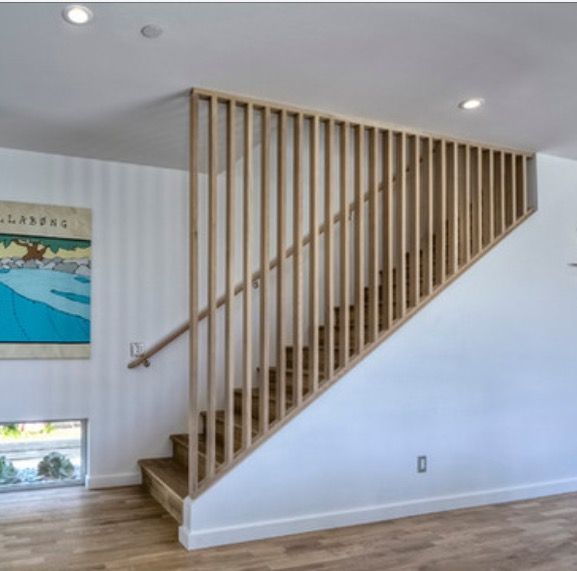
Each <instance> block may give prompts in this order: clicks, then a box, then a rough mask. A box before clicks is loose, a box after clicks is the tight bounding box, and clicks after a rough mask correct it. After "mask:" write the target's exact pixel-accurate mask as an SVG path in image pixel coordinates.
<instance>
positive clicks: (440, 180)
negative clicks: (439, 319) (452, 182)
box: [435, 140, 447, 287]
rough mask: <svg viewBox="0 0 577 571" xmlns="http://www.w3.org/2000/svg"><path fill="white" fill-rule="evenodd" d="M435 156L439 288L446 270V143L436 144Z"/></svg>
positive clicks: (436, 266) (436, 254)
mask: <svg viewBox="0 0 577 571" xmlns="http://www.w3.org/2000/svg"><path fill="white" fill-rule="evenodd" d="M436 154H437V156H436V166H437V172H436V177H435V179H436V189H435V190H436V192H435V194H436V198H435V202H436V205H437V208H436V215H435V219H436V220H435V222H436V223H435V245H436V248H435V269H436V274H437V275H436V276H435V285H436V286H437V287H439V286H440V285H442V284H443V283H444V282H445V272H446V269H447V263H446V253H447V247H446V244H447V234H446V219H447V160H446V155H447V150H446V143H445V141H444V140H441V141H439V142H438V143H437V153H436Z"/></svg>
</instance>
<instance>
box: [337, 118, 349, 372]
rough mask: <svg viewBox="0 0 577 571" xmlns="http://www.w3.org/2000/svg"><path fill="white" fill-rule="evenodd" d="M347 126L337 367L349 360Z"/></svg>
mask: <svg viewBox="0 0 577 571" xmlns="http://www.w3.org/2000/svg"><path fill="white" fill-rule="evenodd" d="M348 158H349V125H348V123H343V124H342V125H341V139H340V157H339V159H340V160H339V178H340V181H339V182H340V210H341V217H340V224H339V226H340V228H339V230H340V274H341V279H340V282H341V283H340V307H339V366H340V367H341V368H342V367H344V366H346V364H347V361H348V360H349V342H350V339H349V333H350V328H349V295H350V293H349V292H350V290H349V287H350V284H349V211H350V210H349V197H348V177H349V161H348Z"/></svg>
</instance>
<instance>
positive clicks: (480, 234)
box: [476, 147, 485, 253]
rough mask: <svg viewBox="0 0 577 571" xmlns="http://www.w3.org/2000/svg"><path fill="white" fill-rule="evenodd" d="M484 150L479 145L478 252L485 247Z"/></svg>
mask: <svg viewBox="0 0 577 571" xmlns="http://www.w3.org/2000/svg"><path fill="white" fill-rule="evenodd" d="M483 209H484V207H483V150H482V149H481V147H477V221H476V223H477V253H479V252H480V251H481V250H482V249H483V220H484V218H485V217H484V212H483Z"/></svg>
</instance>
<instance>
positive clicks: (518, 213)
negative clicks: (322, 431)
mask: <svg viewBox="0 0 577 571" xmlns="http://www.w3.org/2000/svg"><path fill="white" fill-rule="evenodd" d="M190 152H191V163H190V165H191V166H190V169H191V172H190V228H191V236H190V288H191V292H190V311H191V315H194V316H197V318H195V319H193V320H192V321H191V323H189V324H184V325H183V326H182V327H181V328H179V330H178V331H179V332H180V333H178V331H177V332H175V333H174V334H173V337H172V338H175V336H174V335H176V336H177V334H178V335H179V334H182V333H184V332H185V331H186V330H187V329H190V336H189V343H190V396H189V398H190V402H189V412H190V417H189V423H190V424H189V493H190V494H191V496H192V497H195V496H197V495H198V494H200V493H201V492H202V491H203V490H205V489H206V488H207V487H208V486H210V485H211V484H212V483H214V482H215V481H216V480H218V479H219V478H220V477H222V476H223V475H224V474H225V473H226V472H227V471H228V470H230V469H231V468H232V467H233V466H235V465H237V464H238V463H239V462H241V461H242V460H243V459H244V458H246V456H247V455H248V454H250V453H251V452H252V451H253V450H254V449H255V448H256V447H257V446H258V445H260V444H261V443H262V442H264V441H265V440H266V439H267V438H269V437H270V436H271V435H272V434H274V433H275V432H276V431H278V430H279V429H280V428H281V427H282V426H283V425H284V424H286V423H287V422H288V421H289V420H290V419H292V418H293V417H294V416H296V415H297V414H299V413H300V411H301V410H302V409H303V407H304V406H306V405H308V404H310V403H311V402H312V401H313V400H315V399H316V398H317V397H318V396H319V395H321V394H322V393H323V392H324V391H325V390H326V389H328V388H329V387H330V386H332V384H334V382H336V380H338V379H339V378H340V377H341V376H342V375H344V374H345V373H347V372H348V371H350V369H351V368H352V367H354V366H355V365H356V364H357V363H359V362H360V361H361V360H362V359H363V358H364V357H365V356H366V355H367V354H368V353H369V352H370V351H372V350H373V349H375V347H377V346H378V345H379V344H380V343H381V342H382V341H383V340H384V339H386V338H387V337H388V336H389V335H391V334H392V333H393V332H394V331H395V330H396V329H398V328H399V327H400V326H401V325H402V324H404V323H405V322H406V321H407V320H408V319H409V318H410V317H412V316H413V315H414V314H415V313H416V312H417V311H418V310H419V309H420V308H421V307H422V306H423V305H424V304H425V303H428V302H429V301H430V300H431V299H432V298H433V297H434V296H436V295H437V294H438V293H439V292H440V291H442V290H443V289H444V288H445V287H447V286H448V285H449V284H450V283H452V281H454V280H455V279H456V278H457V277H458V276H459V275H460V274H461V273H462V272H463V271H465V270H466V269H467V268H468V267H469V266H470V265H471V264H472V263H474V262H475V261H477V260H478V259H479V258H480V257H481V256H482V255H484V254H485V253H486V252H487V251H488V250H489V249H490V248H492V247H493V246H494V245H495V244H497V243H498V242H499V241H500V240H501V239H503V237H504V236H506V235H507V234H508V233H509V232H511V231H512V230H513V229H514V228H516V227H517V226H518V225H519V224H520V223H522V222H523V221H524V220H525V219H526V218H527V217H528V216H530V215H531V213H532V212H533V211H534V207H533V204H534V193H532V192H531V190H530V188H529V181H528V166H527V164H528V159H530V158H531V155H530V154H529V153H526V152H522V151H515V150H508V149H500V148H495V147H492V146H487V145H482V144H478V143H471V142H467V141H459V140H455V139H451V138H448V137H440V136H433V135H429V134H425V133H418V132H414V131H407V130H403V129H399V128H397V127H392V126H387V125H382V124H378V123H375V122H367V121H361V120H357V119H351V118H347V117H340V116H335V115H329V114H323V113H318V112H314V111H307V110H302V109H296V108H294V107H289V106H286V105H282V104H275V103H269V102H262V101H256V100H253V99H248V98H244V97H236V96H230V95H226V94H221V93H216V92H211V91H204V90H196V89H195V90H193V92H192V94H191V144H190ZM239 191H240V193H239ZM219 196H220V198H219ZM321 202H322V203H323V204H324V215H323V218H324V219H323V220H320V216H321V212H322V209H321V208H320V203H321ZM305 205H306V206H307V207H308V210H307V209H306V208H305ZM273 206H275V209H274V211H273ZM335 210H337V213H335ZM352 212H354V217H353V216H351V214H352ZM237 213H239V214H240V215H241V216H240V217H241V219H242V225H241V226H239V225H238V220H237V216H236V214H237ZM305 214H308V228H309V229H311V231H310V232H309V234H308V235H306V234H305ZM201 221H202V222H204V221H207V225H206V241H207V243H206V250H205V252H206V255H203V256H201V255H200V249H199V238H200V228H201ZM337 225H338V226H337ZM237 226H239V227H237ZM255 226H256V227H257V228H258V232H257V231H256V230H255ZM221 229H222V230H223V232H222V233H221V234H219V230H221ZM291 229H292V237H291V242H292V247H291V248H288V249H287V247H286V244H287V241H288V234H289V230H291ZM203 232H204V230H203ZM273 232H274V233H275V234H276V258H274V259H272V260H271V252H270V250H271V241H272V237H273ZM222 234H224V252H225V254H224V256H222V255H219V248H220V250H222V249H223V248H222V243H221V242H219V239H222ZM203 238H204V236H203ZM321 238H323V239H322V240H321ZM239 244H240V245H241V248H240V250H241V256H240V258H239V257H238V251H237V250H239ZM253 246H255V247H254V248H253ZM305 246H306V247H307V250H306V252H305ZM203 247H204V246H203ZM257 251H258V253H257ZM305 254H308V259H307V257H306V255H305ZM254 256H256V257H257V258H258V264H257V265H259V270H258V271H256V272H254V271H253V267H254V265H255V264H254V262H256V261H257V260H253V257H254ZM237 262H239V263H240V265H241V267H242V276H243V277H242V281H241V282H239V283H236V278H235V268H236V267H237V266H238V265H239V264H237ZM305 262H306V263H305ZM321 267H322V271H321ZM271 269H276V281H275V282H273V278H272V276H271V271H270V270H271ZM219 275H221V276H224V282H225V293H224V295H223V296H221V297H217V283H218V277H219ZM201 280H206V286H207V288H206V291H207V299H208V304H207V307H206V308H203V309H202V311H201V310H200V308H199V297H200V292H201V285H204V284H203V283H202V282H201ZM255 280H258V281H259V284H260V287H259V292H258V294H257V295H256V297H257V299H254V300H253V296H254V294H253V291H252V284H253V283H254V282H255ZM305 286H307V287H305ZM307 288H308V289H307ZM321 288H322V291H321ZM241 292H242V293H243V294H244V295H243V303H242V311H241V312H240V314H239V313H238V312H235V310H234V303H233V302H234V299H235V296H236V295H237V294H239V293H241ZM223 304H224V305H225V312H224V315H222V313H218V309H219V308H220V307H221V306H222V305H223ZM273 310H274V311H273ZM257 314H258V318H256V317H255V315H257ZM201 319H205V320H206V331H204V329H203V335H202V338H201V336H200V335H199V323H200V320H201ZM221 320H223V323H221ZM163 346H164V345H163ZM149 356H150V355H149ZM143 358H146V356H143ZM141 362H142V360H141ZM257 370H258V375H257Z"/></svg>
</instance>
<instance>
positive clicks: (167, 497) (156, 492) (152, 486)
mask: <svg viewBox="0 0 577 571" xmlns="http://www.w3.org/2000/svg"><path fill="white" fill-rule="evenodd" d="M141 471H142V484H143V486H144V487H145V488H146V490H147V491H148V493H149V494H150V495H151V496H152V497H153V498H154V499H155V500H156V501H157V502H158V503H159V504H160V505H161V506H162V507H163V508H164V509H165V510H166V511H167V512H168V513H169V514H170V515H171V516H172V517H173V518H174V519H175V520H176V521H177V522H178V523H179V524H182V500H181V499H180V498H179V497H178V496H176V495H175V494H173V493H171V491H170V489H169V488H168V487H167V486H166V485H164V484H163V483H162V482H161V481H159V480H158V479H157V478H155V477H154V476H152V475H151V474H150V473H149V472H148V471H147V470H146V469H144V468H141Z"/></svg>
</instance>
